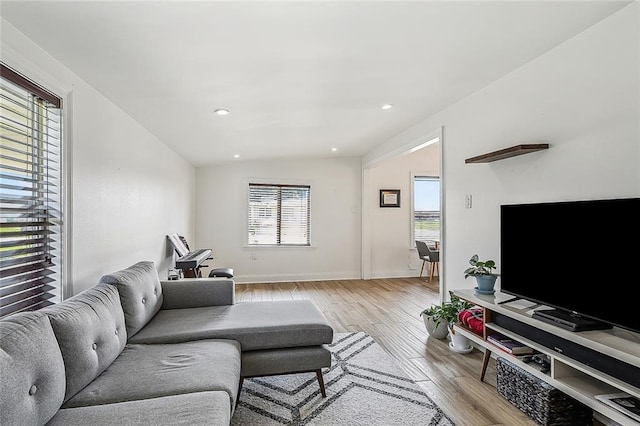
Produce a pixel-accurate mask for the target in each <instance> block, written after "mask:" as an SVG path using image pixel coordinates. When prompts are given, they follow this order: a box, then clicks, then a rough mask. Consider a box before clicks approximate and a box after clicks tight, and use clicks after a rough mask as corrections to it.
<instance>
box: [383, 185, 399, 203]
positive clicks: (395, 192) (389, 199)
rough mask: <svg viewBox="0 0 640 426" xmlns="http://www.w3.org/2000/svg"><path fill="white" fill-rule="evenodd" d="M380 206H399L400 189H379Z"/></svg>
mask: <svg viewBox="0 0 640 426" xmlns="http://www.w3.org/2000/svg"><path fill="white" fill-rule="evenodd" d="M380 207H400V190H399V189H381V190H380Z"/></svg>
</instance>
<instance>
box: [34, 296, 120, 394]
mask: <svg viewBox="0 0 640 426" xmlns="http://www.w3.org/2000/svg"><path fill="white" fill-rule="evenodd" d="M40 311H41V312H44V313H46V314H47V315H48V316H49V320H50V321H51V326H52V327H53V332H54V333H55V335H56V338H57V339H58V344H59V345H60V351H61V352H62V359H63V360H64V365H65V371H66V382H67V386H66V392H65V398H64V400H65V401H66V400H68V399H69V398H71V397H72V396H73V395H75V394H76V393H78V392H79V391H80V390H81V389H82V388H84V387H85V386H87V385H88V384H89V383H90V382H91V381H92V380H93V379H95V378H96V377H97V376H98V375H99V374H100V373H102V372H103V371H104V370H105V369H106V368H107V367H108V366H109V365H111V363H112V362H113V360H115V359H116V357H117V356H118V355H120V352H122V350H123V349H124V346H125V344H126V343H127V332H126V329H125V325H124V313H123V312H122V306H121V305H120V295H119V294H118V290H117V289H116V288H115V287H113V286H110V285H107V284H98V285H97V286H95V287H93V288H90V289H88V290H85V291H83V292H82V293H79V294H77V295H75V296H73V297H72V298H70V299H67V300H65V301H64V302H62V303H59V304H57V305H52V306H48V307H46V308H43V309H41V310H40Z"/></svg>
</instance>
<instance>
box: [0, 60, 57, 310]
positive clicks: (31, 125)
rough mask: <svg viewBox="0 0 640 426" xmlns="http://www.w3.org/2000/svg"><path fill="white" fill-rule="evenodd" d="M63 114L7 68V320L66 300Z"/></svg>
mask: <svg viewBox="0 0 640 426" xmlns="http://www.w3.org/2000/svg"><path fill="white" fill-rule="evenodd" d="M61 112H62V110H61V100H60V99H59V98H58V97H56V96H55V95H52V94H51V93H50V92H48V91H46V90H45V89H42V88H41V87H39V86H38V85H36V84H35V83H33V82H31V81H29V80H27V79H26V78H24V77H22V76H21V75H19V74H18V73H16V72H15V71H13V70H11V69H10V68H8V67H6V66H5V65H4V64H0V207H1V209H0V211H1V213H0V272H1V274H0V317H2V316H6V315H10V314H13V313H16V312H21V311H29V310H36V309H39V308H41V307H43V306H47V305H50V304H52V303H55V302H57V301H59V300H60V299H61V289H60V282H61V277H60V276H61V262H60V260H61V259H60V258H61V223H62V211H61V195H62V194H61V167H60V166H61V136H62V128H61V116H62V114H61Z"/></svg>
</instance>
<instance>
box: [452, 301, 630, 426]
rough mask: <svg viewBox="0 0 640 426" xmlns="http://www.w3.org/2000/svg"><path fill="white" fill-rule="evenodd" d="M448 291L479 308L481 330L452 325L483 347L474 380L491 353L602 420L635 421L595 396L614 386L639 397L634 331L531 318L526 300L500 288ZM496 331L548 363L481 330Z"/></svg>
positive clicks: (624, 423)
mask: <svg viewBox="0 0 640 426" xmlns="http://www.w3.org/2000/svg"><path fill="white" fill-rule="evenodd" d="M453 294H454V295H455V296H457V297H459V298H460V299H462V300H466V301H469V302H471V303H472V304H474V305H476V306H479V307H481V308H482V311H483V318H484V327H483V328H482V334H477V333H476V332H474V331H473V330H471V329H468V328H466V327H464V326H463V325H461V324H456V325H454V329H455V332H456V333H458V332H460V333H461V334H462V335H464V336H466V337H467V338H469V339H470V340H471V341H472V342H473V343H474V346H476V347H477V348H479V349H481V350H483V351H484V358H483V360H482V368H481V370H480V380H483V379H484V374H485V372H486V369H487V365H488V363H489V360H490V359H491V357H493V358H495V357H502V358H505V359H508V360H509V361H510V362H511V363H513V364H515V365H517V366H518V367H520V368H522V369H523V370H525V371H527V372H529V373H531V374H532V375H534V376H535V377H537V378H539V379H540V380H543V381H545V382H547V383H549V384H550V385H552V386H553V387H555V388H556V389H558V390H560V391H562V392H564V393H565V394H567V395H569V396H570V397H572V398H574V399H576V400H578V401H580V402H582V403H583V404H585V405H586V406H588V407H590V408H591V409H593V410H594V416H595V417H596V418H598V420H600V421H602V422H603V423H605V424H607V423H610V422H609V421H608V420H607V419H611V420H613V421H615V422H617V423H619V424H622V425H634V426H640V423H639V422H636V421H635V420H633V419H632V418H631V417H629V416H627V415H625V414H623V413H622V412H620V411H618V410H616V409H615V408H613V407H611V406H609V405H607V404H605V403H603V402H600V401H598V400H597V399H596V398H595V396H596V395H602V394H612V393H619V392H625V393H627V394H629V395H632V396H634V397H636V398H640V333H634V332H631V331H628V330H625V329H622V328H618V327H612V328H609V329H601V330H589V331H579V332H576V331H570V330H567V329H565V328H561V327H558V326H557V325H554V324H550V323H547V322H545V321H542V320H540V319H538V318H534V317H533V315H532V312H533V311H532V309H534V307H532V306H530V304H529V305H527V306H526V307H524V304H522V303H518V302H516V301H515V299H513V296H512V295H508V294H504V293H500V292H496V293H495V294H493V295H480V294H476V293H475V291H474V290H473V289H465V290H456V291H454V292H453ZM496 332H497V333H500V334H503V335H505V336H507V337H510V338H511V339H514V340H517V341H519V342H521V343H523V344H525V345H526V346H529V347H531V348H532V349H534V350H535V351H536V352H540V353H541V354H543V355H546V356H547V357H548V358H549V361H550V362H549V367H550V369H549V370H548V371H546V370H545V371H541V367H540V366H539V365H538V364H536V363H532V362H529V363H527V362H525V360H523V358H522V357H520V358H519V357H517V356H514V355H511V354H509V353H507V352H505V351H503V350H501V349H499V348H498V347H497V346H495V345H493V344H492V343H491V342H490V341H488V340H487V335H489V334H492V333H496Z"/></svg>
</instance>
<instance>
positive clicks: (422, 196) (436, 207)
mask: <svg viewBox="0 0 640 426" xmlns="http://www.w3.org/2000/svg"><path fill="white" fill-rule="evenodd" d="M412 225H413V238H411V245H414V241H415V240H422V241H428V240H432V241H440V178H438V177H430V176H414V177H413V217H412Z"/></svg>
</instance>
